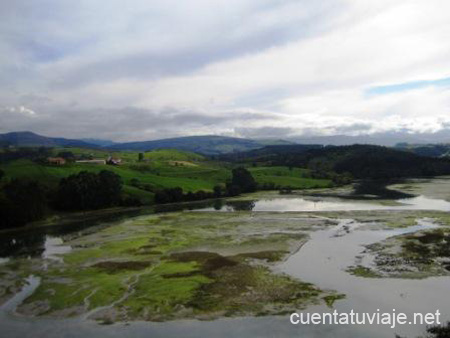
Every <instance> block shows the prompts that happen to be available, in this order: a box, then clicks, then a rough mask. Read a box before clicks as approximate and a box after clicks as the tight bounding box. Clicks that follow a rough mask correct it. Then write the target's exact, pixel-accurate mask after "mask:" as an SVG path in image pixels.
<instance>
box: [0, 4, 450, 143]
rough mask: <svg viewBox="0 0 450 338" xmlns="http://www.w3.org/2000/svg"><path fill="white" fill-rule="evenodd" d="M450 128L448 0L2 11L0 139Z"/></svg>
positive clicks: (13, 7)
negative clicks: (7, 135)
mask: <svg viewBox="0 0 450 338" xmlns="http://www.w3.org/2000/svg"><path fill="white" fill-rule="evenodd" d="M448 128H450V2H449V1H448V0H427V1H423V0H417V1H414V0H396V1H392V0H389V1H388V0H377V1H368V0H366V1H364V0H317V1H307V0H295V1H290V0H151V1H148V0H142V1H141V0H128V1H118V0H108V1H101V0H79V1H68V0H67V1H66V0H39V1H29V0H14V1H1V2H0V133H3V132H9V131H23V130H30V131H33V132H36V133H40V134H43V135H48V136H62V137H69V138H87V137H90V138H102V139H110V140H113V141H119V142H120V141H122V142H123V141H140V140H152V139H158V138H165V137H176V136H188V135H206V134H217V135H227V136H237V137H251V138H295V137H301V136H303V137H304V136H320V135H336V134H338V135H341V134H343V135H361V134H372V133H380V132H397V131H401V132H407V133H411V134H415V133H417V134H420V133H430V132H437V131H440V130H443V129H448Z"/></svg>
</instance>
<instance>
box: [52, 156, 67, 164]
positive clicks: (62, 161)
mask: <svg viewBox="0 0 450 338" xmlns="http://www.w3.org/2000/svg"><path fill="white" fill-rule="evenodd" d="M47 162H48V163H49V164H55V165H64V164H66V160H65V159H64V158H62V157H49V158H47Z"/></svg>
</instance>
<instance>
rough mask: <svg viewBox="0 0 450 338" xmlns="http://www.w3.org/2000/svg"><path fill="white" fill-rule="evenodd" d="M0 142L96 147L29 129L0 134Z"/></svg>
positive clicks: (16, 144) (27, 144)
mask: <svg viewBox="0 0 450 338" xmlns="http://www.w3.org/2000/svg"><path fill="white" fill-rule="evenodd" d="M0 144H2V145H11V146H16V147H27V146H28V147H31V146H33V147H40V146H43V147H57V146H59V147H81V148H98V146H97V145H95V144H91V143H87V142H84V141H81V140H73V139H67V138H61V137H47V136H42V135H38V134H35V133H32V132H30V131H20V132H12V133H6V134H0Z"/></svg>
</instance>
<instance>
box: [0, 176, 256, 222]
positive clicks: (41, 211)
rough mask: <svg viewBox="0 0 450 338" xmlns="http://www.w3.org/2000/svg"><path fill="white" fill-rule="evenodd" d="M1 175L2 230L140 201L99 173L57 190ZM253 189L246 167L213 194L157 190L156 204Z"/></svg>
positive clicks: (69, 181)
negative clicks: (61, 214) (59, 213)
mask: <svg viewBox="0 0 450 338" xmlns="http://www.w3.org/2000/svg"><path fill="white" fill-rule="evenodd" d="M3 176H4V172H3V171H1V170H0V187H1V191H0V219H1V220H2V222H1V228H13V227H19V226H23V225H25V224H27V223H30V222H33V221H37V220H41V219H43V218H44V217H45V216H46V215H47V214H48V212H49V211H50V210H60V211H84V210H96V209H102V208H109V207H114V206H130V205H140V201H139V200H137V199H134V198H130V197H124V196H123V193H122V187H123V182H122V179H121V177H120V176H119V175H117V174H115V173H113V172H111V171H109V170H102V171H100V172H99V173H92V172H88V171H81V172H79V173H77V174H73V175H70V176H68V177H66V178H62V179H61V180H60V182H59V184H58V187H57V188H56V190H53V191H52V190H50V189H49V188H48V187H45V186H43V185H41V184H39V183H38V182H36V181H28V180H23V179H22V180H19V179H12V180H9V181H7V182H3V184H2V183H1V182H2V181H1V180H2V178H3ZM255 190H256V182H255V180H254V178H253V177H252V175H251V174H250V172H249V171H248V170H246V169H245V168H236V169H233V171H232V178H231V180H230V181H229V182H227V183H226V185H225V188H224V187H222V186H220V185H217V186H215V187H214V191H213V192H205V191H201V190H200V191H197V192H187V193H184V192H183V190H182V189H181V188H178V187H176V188H169V189H162V190H158V191H156V193H155V203H157V204H163V203H175V202H182V201H198V200H204V199H207V198H217V197H225V196H236V195H239V194H241V193H247V192H253V191H255Z"/></svg>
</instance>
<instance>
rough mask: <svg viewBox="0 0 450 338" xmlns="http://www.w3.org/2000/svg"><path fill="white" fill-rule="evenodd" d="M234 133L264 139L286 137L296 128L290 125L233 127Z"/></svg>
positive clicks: (294, 131)
mask: <svg viewBox="0 0 450 338" xmlns="http://www.w3.org/2000/svg"><path fill="white" fill-rule="evenodd" d="M234 130H235V132H236V134H238V135H239V136H242V137H248V138H255V139H264V138H269V139H272V138H276V139H278V138H280V139H282V138H287V137H289V136H292V135H295V133H296V132H298V130H295V129H294V128H290V127H260V128H242V127H241V128H235V129H234Z"/></svg>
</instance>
